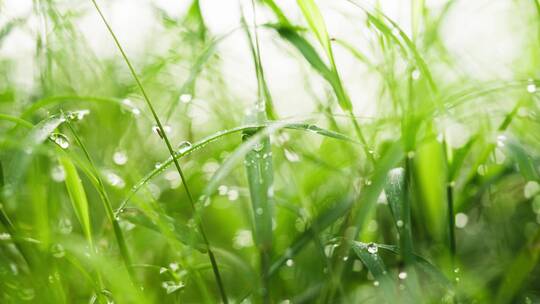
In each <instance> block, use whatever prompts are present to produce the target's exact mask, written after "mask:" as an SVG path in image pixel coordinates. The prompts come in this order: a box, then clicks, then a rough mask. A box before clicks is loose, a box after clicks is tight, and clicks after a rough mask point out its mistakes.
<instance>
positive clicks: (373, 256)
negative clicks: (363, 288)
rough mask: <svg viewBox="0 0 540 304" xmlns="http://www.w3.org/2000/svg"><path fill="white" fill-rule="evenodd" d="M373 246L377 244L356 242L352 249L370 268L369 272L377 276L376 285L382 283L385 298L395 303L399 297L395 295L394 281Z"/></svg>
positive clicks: (388, 301)
mask: <svg viewBox="0 0 540 304" xmlns="http://www.w3.org/2000/svg"><path fill="white" fill-rule="evenodd" d="M373 246H377V245H376V244H373V243H370V244H368V245H366V244H363V243H359V242H355V243H353V245H352V250H353V252H354V253H356V255H357V256H358V258H359V259H360V260H361V261H362V263H363V264H364V265H366V268H367V269H369V272H371V274H372V275H373V277H374V278H375V284H376V286H379V285H380V287H381V293H382V296H383V297H384V298H385V300H386V302H387V303H395V302H396V299H397V298H396V295H395V288H394V282H393V281H392V279H391V278H390V276H389V274H388V271H387V270H386V266H385V265H384V262H383V260H382V259H381V257H380V256H379V255H378V254H377V253H376V252H373V249H372V248H374V247H373Z"/></svg>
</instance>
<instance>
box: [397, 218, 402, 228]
mask: <svg viewBox="0 0 540 304" xmlns="http://www.w3.org/2000/svg"><path fill="white" fill-rule="evenodd" d="M396 226H398V227H400V228H401V227H403V221H402V220H397V222H396Z"/></svg>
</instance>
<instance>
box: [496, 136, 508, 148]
mask: <svg viewBox="0 0 540 304" xmlns="http://www.w3.org/2000/svg"><path fill="white" fill-rule="evenodd" d="M505 143H506V135H498V136H497V147H500V148H502V147H504V145H505Z"/></svg>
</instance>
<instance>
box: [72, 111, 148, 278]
mask: <svg viewBox="0 0 540 304" xmlns="http://www.w3.org/2000/svg"><path fill="white" fill-rule="evenodd" d="M67 126H68V127H69V129H70V131H71V133H72V134H73V136H74V137H75V140H76V141H77V144H78V145H79V147H80V148H81V149H82V151H83V153H84V157H85V159H86V162H87V163H88V168H87V169H86V170H84V172H85V173H86V174H87V176H88V177H89V179H90V181H92V182H93V185H94V187H95V188H96V190H97V192H98V194H99V196H100V198H101V201H102V202H103V207H104V209H105V213H106V215H107V218H108V219H109V222H110V223H111V225H112V227H113V232H114V236H115V239H116V242H117V244H118V249H119V250H120V256H121V258H122V261H123V263H124V266H125V268H126V270H127V272H128V275H129V279H130V280H131V284H132V286H131V287H132V288H134V287H135V286H137V280H136V276H135V273H134V271H133V268H132V262H131V257H130V254H129V250H128V246H127V243H126V240H125V237H124V234H123V232H122V228H121V227H120V223H119V221H118V218H117V216H115V214H114V211H113V208H112V204H111V201H110V199H109V196H108V194H107V191H106V189H105V185H104V184H103V180H102V179H101V177H100V175H99V172H98V170H97V168H96V166H95V165H94V162H93V161H92V158H91V157H90V153H89V152H88V150H87V149H86V146H85V145H84V144H83V142H82V140H81V138H80V137H79V135H78V134H77V132H76V131H75V129H74V128H73V126H72V125H71V122H69V121H68V122H67Z"/></svg>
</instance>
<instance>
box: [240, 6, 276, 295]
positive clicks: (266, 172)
mask: <svg viewBox="0 0 540 304" xmlns="http://www.w3.org/2000/svg"><path fill="white" fill-rule="evenodd" d="M252 6H253V14H254V17H253V18H254V20H253V23H254V25H255V26H256V24H257V23H256V15H255V3H254V2H252ZM241 22H242V26H243V28H244V32H245V34H246V37H247V39H248V42H249V46H250V50H251V55H252V57H253V62H254V66H255V73H256V77H257V83H258V94H257V100H256V102H255V105H254V107H253V110H252V111H251V112H250V113H248V116H247V117H246V120H247V123H255V124H257V123H258V124H263V123H265V122H266V120H267V113H270V114H271V115H275V114H274V113H273V109H272V107H273V106H272V105H271V102H272V100H271V97H270V94H269V91H268V86H267V85H266V81H265V79H264V72H263V67H262V62H261V56H260V49H259V41H258V34H257V27H255V28H254V32H255V34H254V36H255V42H253V38H252V36H251V33H250V30H249V28H248V26H247V23H246V21H245V18H244V16H243V15H242V18H241ZM255 132H257V131H255ZM253 134H254V132H244V133H243V134H242V140H243V141H247V140H249V137H251V136H252V135H253ZM244 167H245V170H246V174H247V179H248V185H249V193H250V199H251V211H252V214H253V217H252V225H253V228H254V229H253V230H254V231H253V232H254V236H255V243H256V246H257V248H258V249H259V263H260V268H261V279H262V282H261V285H262V288H261V290H262V294H261V297H262V298H263V302H264V303H270V301H271V300H270V299H271V295H270V285H269V284H270V282H269V281H268V275H267V274H268V270H269V267H270V256H271V252H272V221H273V217H274V211H273V201H272V200H273V193H272V192H273V183H274V173H273V165H272V145H271V143H270V137H268V136H266V137H263V138H262V139H261V140H260V141H259V142H257V143H255V145H254V146H253V148H252V150H251V151H249V152H247V153H246V156H245V160H244Z"/></svg>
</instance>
